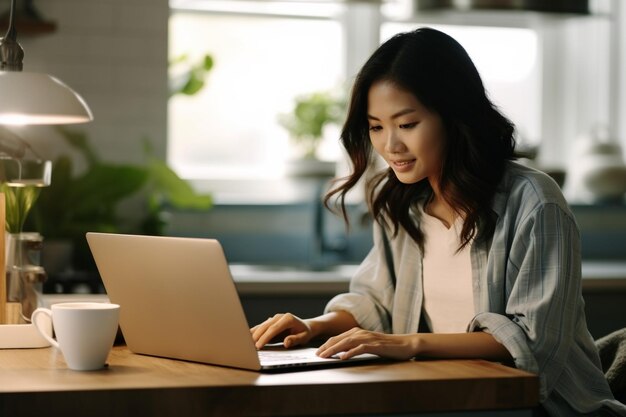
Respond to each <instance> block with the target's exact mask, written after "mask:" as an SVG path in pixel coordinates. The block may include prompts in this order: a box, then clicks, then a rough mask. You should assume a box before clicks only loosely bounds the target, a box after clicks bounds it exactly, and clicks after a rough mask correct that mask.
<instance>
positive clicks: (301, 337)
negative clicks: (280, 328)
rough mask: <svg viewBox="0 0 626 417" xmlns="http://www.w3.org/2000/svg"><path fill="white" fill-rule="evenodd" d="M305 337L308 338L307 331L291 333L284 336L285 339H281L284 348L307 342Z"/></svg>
mask: <svg viewBox="0 0 626 417" xmlns="http://www.w3.org/2000/svg"><path fill="white" fill-rule="evenodd" d="M307 338H308V333H307V332H300V333H298V334H292V335H290V336H287V337H285V340H283V345H285V347H286V348H291V347H294V346H298V345H303V344H305V343H307V342H308V340H307Z"/></svg>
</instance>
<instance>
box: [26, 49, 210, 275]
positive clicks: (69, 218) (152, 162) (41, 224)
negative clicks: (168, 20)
mask: <svg viewBox="0 0 626 417" xmlns="http://www.w3.org/2000/svg"><path fill="white" fill-rule="evenodd" d="M172 67H176V68H177V69H178V74H177V76H175V77H171V80H172V82H171V85H170V97H171V96H174V95H177V94H181V95H194V94H196V93H197V92H198V91H200V90H201V89H202V88H203V87H204V86H205V83H204V79H205V77H206V76H207V74H208V72H209V71H210V70H211V68H212V67H213V59H212V58H211V56H210V55H205V56H203V57H202V58H201V59H200V60H198V61H195V62H192V61H191V60H190V59H189V57H187V56H185V55H183V56H181V57H178V58H176V59H175V60H174V61H172V62H171V63H170V68H172ZM58 132H59V133H60V134H61V137H62V138H63V139H64V140H65V141H66V142H67V144H69V145H70V148H71V149H73V150H74V151H76V152H77V153H78V155H79V157H80V158H82V159H83V162H84V164H85V165H86V168H85V169H84V170H82V171H81V172H80V173H77V172H75V171H76V170H75V164H74V162H75V159H73V158H72V157H70V155H61V156H60V157H59V158H58V159H57V160H56V161H54V163H53V166H52V182H51V184H50V186H48V187H45V188H42V189H41V191H40V194H39V198H38V200H37V201H36V202H35V203H34V204H33V207H32V211H31V214H30V216H29V217H28V218H27V220H26V221H27V224H26V228H28V229H30V230H37V231H38V232H40V233H41V234H42V235H43V236H44V238H45V239H46V242H50V241H57V242H58V241H63V242H66V243H68V242H69V243H71V245H69V246H71V247H72V249H73V252H74V253H73V266H74V267H76V268H77V269H94V267H95V266H94V265H93V261H92V258H91V256H90V255H89V250H88V247H87V244H86V241H85V233H86V232H87V231H100V232H122V233H140V234H149V235H160V234H162V233H163V228H164V226H165V224H166V222H165V216H164V212H165V210H164V209H165V208H167V207H168V206H171V207H176V208H185V209H196V210H208V209H209V208H210V207H211V206H212V204H213V200H212V197H211V195H207V194H205V195H201V194H198V193H196V192H195V191H194V190H193V188H192V187H191V186H190V184H189V183H187V182H186V181H185V180H183V179H181V178H180V177H179V176H178V175H177V174H176V173H175V172H174V171H173V170H172V169H171V168H169V166H167V164H166V163H165V162H164V161H162V160H161V159H159V158H157V157H155V156H154V155H153V153H152V150H151V147H150V146H149V141H148V140H144V151H145V152H144V154H145V160H144V162H143V163H142V164H118V163H112V162H107V161H104V160H102V159H101V158H100V157H99V156H98V154H97V152H96V150H95V148H94V147H93V146H92V145H91V144H90V142H89V139H88V137H87V135H86V134H85V133H84V132H79V131H73V130H69V129H63V128H59V129H58ZM136 198H139V199H141V203H142V207H141V208H140V209H139V210H138V211H139V212H141V214H142V216H141V217H140V218H139V219H138V220H137V219H136V218H135V219H130V217H133V216H129V215H122V214H121V213H120V210H119V207H120V204H122V203H123V202H125V201H128V200H130V199H136ZM45 246H46V243H44V248H45ZM64 246H66V247H67V246H68V245H67V244H66V245H64Z"/></svg>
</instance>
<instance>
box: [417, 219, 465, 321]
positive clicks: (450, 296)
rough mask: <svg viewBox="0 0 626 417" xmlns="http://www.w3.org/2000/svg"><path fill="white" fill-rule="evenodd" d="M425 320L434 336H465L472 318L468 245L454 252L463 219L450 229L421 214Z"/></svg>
mask: <svg viewBox="0 0 626 417" xmlns="http://www.w3.org/2000/svg"><path fill="white" fill-rule="evenodd" d="M421 228H422V231H423V232H424V235H425V237H426V244H425V246H424V263H423V268H424V269H423V273H424V281H423V285H424V305H423V308H424V319H425V320H426V324H428V327H429V328H430V330H431V331H432V332H433V333H464V332H466V331H467V326H468V325H469V323H470V321H471V320H472V318H474V315H475V313H474V294H473V292H472V262H471V259H470V247H471V244H470V245H467V246H465V247H464V248H463V250H461V251H460V252H458V253H456V250H457V248H458V247H459V236H460V234H461V230H462V228H463V219H462V218H461V216H459V217H457V220H456V221H455V223H454V224H453V225H452V227H450V228H449V229H448V228H447V227H446V226H445V225H444V224H443V222H442V221H441V220H439V219H437V218H436V217H433V216H430V215H428V214H426V213H425V212H423V211H422V223H421Z"/></svg>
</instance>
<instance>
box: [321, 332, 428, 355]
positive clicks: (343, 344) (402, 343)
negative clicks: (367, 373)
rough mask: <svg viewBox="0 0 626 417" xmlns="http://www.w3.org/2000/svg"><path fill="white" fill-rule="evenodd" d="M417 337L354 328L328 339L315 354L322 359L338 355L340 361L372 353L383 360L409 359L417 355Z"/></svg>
mask: <svg viewBox="0 0 626 417" xmlns="http://www.w3.org/2000/svg"><path fill="white" fill-rule="evenodd" d="M417 337H418V335H417V334H415V335H408V334H402V335H398V334H385V333H379V332H372V331H369V330H363V329H360V328H354V329H352V330H348V331H347V332H345V333H342V334H340V335H338V336H334V337H331V338H330V339H328V340H327V341H326V343H324V344H323V345H322V346H320V347H319V349H318V350H317V354H318V355H319V356H320V357H322V358H330V357H331V356H334V355H337V354H339V355H338V356H339V357H340V358H341V359H348V358H351V357H353V356H356V355H360V354H363V353H372V354H374V355H378V356H380V357H383V358H390V359H398V360H404V359H410V358H412V357H414V356H416V354H417V349H416V342H417Z"/></svg>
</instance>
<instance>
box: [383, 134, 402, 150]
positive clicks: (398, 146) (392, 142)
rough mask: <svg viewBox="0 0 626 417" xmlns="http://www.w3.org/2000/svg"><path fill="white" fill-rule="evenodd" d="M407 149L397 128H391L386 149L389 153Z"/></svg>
mask: <svg viewBox="0 0 626 417" xmlns="http://www.w3.org/2000/svg"><path fill="white" fill-rule="evenodd" d="M405 149H406V147H405V146H404V142H402V140H401V139H400V137H399V136H398V134H397V132H396V131H395V130H390V131H389V134H388V136H387V142H386V143H385V151H386V152H389V153H398V152H402V151H404V150H405Z"/></svg>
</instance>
